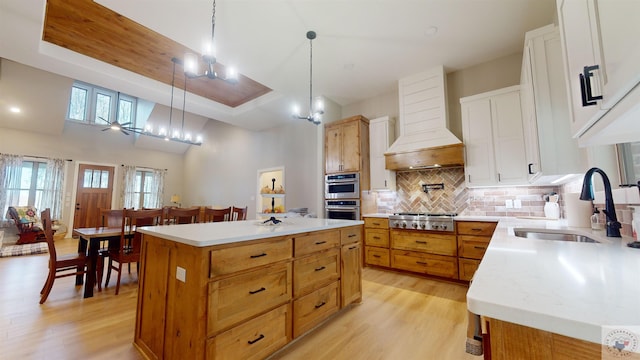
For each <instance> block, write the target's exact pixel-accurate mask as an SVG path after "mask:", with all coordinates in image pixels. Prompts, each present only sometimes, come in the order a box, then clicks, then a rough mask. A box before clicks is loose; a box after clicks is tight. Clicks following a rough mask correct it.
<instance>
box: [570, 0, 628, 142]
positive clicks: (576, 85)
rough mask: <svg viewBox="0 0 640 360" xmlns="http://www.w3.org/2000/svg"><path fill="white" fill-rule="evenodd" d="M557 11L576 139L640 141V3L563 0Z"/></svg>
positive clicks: (623, 0)
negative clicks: (638, 122) (637, 120)
mask: <svg viewBox="0 0 640 360" xmlns="http://www.w3.org/2000/svg"><path fill="white" fill-rule="evenodd" d="M557 10H558V20H559V24H560V34H561V39H562V46H563V55H564V56H563V59H564V65H565V76H566V86H567V89H568V92H569V97H570V102H571V105H572V106H571V110H572V118H571V125H572V127H571V129H572V132H573V135H574V136H576V137H579V142H580V144H581V146H588V145H596V144H612V143H616V142H628V141H634V140H637V138H638V136H640V130H638V129H637V127H634V126H633V125H634V121H635V118H636V117H637V116H636V115H635V114H637V113H638V112H639V111H640V110H638V106H637V105H638V102H639V101H640V88H638V87H637V85H638V83H640V66H638V64H640V23H639V22H638V21H637V14H638V13H639V12H640V2H638V1H635V0H621V1H607V0H559V1H558V2H557ZM594 66H595V67H594ZM596 67H597V68H596ZM581 74H582V76H584V77H585V79H586V80H585V81H582V82H581V80H580V76H581ZM585 75H586V76H585ZM587 90H591V94H592V95H593V97H594V98H589V97H588V96H587V94H588V93H589V91H587ZM598 96H601V98H598Z"/></svg>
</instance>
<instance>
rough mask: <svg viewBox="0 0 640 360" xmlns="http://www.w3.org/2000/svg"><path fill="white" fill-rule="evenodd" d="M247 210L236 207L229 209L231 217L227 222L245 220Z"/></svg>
mask: <svg viewBox="0 0 640 360" xmlns="http://www.w3.org/2000/svg"><path fill="white" fill-rule="evenodd" d="M247 208H248V206H245V207H243V208H241V207H236V206H233V207H231V217H230V218H229V221H239V220H247Z"/></svg>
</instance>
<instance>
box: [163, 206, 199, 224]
mask: <svg viewBox="0 0 640 360" xmlns="http://www.w3.org/2000/svg"><path fill="white" fill-rule="evenodd" d="M167 218H168V219H169V224H194V223H197V222H200V207H197V206H196V207H192V208H169V209H168V211H167Z"/></svg>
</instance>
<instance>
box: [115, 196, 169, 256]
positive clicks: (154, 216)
mask: <svg viewBox="0 0 640 360" xmlns="http://www.w3.org/2000/svg"><path fill="white" fill-rule="evenodd" d="M163 212H164V211H163V210H162V209H144V210H133V209H123V210H122V225H121V229H122V231H121V233H120V251H119V252H120V254H119V256H120V259H121V260H122V262H125V263H127V262H137V261H138V259H139V258H140V248H141V245H142V242H141V239H142V236H140V234H139V233H137V232H136V229H137V228H138V227H140V226H153V225H162V222H163Z"/></svg>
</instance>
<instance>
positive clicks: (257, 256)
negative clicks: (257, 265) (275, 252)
mask: <svg viewBox="0 0 640 360" xmlns="http://www.w3.org/2000/svg"><path fill="white" fill-rule="evenodd" d="M263 256H267V254H266V253H262V254H260V255H251V258H252V259H255V258H259V257H263Z"/></svg>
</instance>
